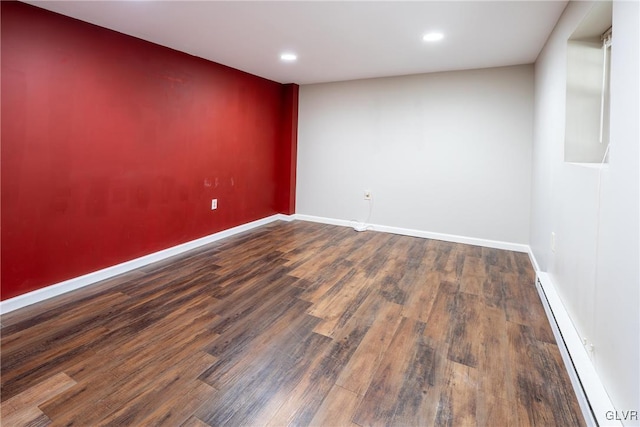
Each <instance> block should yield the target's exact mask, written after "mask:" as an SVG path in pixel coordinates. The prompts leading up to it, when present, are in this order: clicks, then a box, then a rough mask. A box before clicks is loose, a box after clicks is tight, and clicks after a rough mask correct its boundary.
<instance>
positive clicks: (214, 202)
mask: <svg viewBox="0 0 640 427" xmlns="http://www.w3.org/2000/svg"><path fill="white" fill-rule="evenodd" d="M216 209H218V199H211V210H212V211H214V210H216Z"/></svg>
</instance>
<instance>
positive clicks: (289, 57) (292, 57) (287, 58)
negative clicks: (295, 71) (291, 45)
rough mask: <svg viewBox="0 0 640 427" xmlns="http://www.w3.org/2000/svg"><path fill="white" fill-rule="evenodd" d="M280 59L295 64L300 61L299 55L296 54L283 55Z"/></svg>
mask: <svg viewBox="0 0 640 427" xmlns="http://www.w3.org/2000/svg"><path fill="white" fill-rule="evenodd" d="M280 59H281V60H283V61H285V62H293V61H295V60H296V59H298V55H296V54H295V53H283V54H282V55H280Z"/></svg>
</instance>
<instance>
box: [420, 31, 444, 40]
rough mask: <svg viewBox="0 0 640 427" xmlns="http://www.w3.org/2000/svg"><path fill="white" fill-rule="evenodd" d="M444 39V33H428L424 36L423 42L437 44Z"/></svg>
mask: <svg viewBox="0 0 640 427" xmlns="http://www.w3.org/2000/svg"><path fill="white" fill-rule="evenodd" d="M443 38H444V34H442V33H427V34H425V35H424V36H422V40H424V41H426V42H437V41H439V40H442V39H443Z"/></svg>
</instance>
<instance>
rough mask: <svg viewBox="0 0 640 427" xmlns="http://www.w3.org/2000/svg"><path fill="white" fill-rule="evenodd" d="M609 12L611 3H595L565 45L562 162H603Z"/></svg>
mask: <svg viewBox="0 0 640 427" xmlns="http://www.w3.org/2000/svg"><path fill="white" fill-rule="evenodd" d="M611 12H612V4H611V2H608V1H607V2H596V3H595V4H594V6H593V8H592V9H591V11H590V12H589V13H588V14H587V16H585V18H584V19H583V21H582V22H581V23H580V25H579V26H578V27H577V28H576V30H575V31H574V33H573V34H572V35H571V37H569V40H568V41H567V102H566V118H565V120H566V123H565V143H564V160H565V162H574V163H602V162H605V161H606V159H605V157H607V156H606V154H607V151H608V150H607V148H608V146H609V104H610V95H609V94H610V91H609V87H610V74H611V73H610V70H611V55H612V34H613V32H612V27H611V22H612V19H611V17H612V13H611Z"/></svg>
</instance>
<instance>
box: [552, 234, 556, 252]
mask: <svg viewBox="0 0 640 427" xmlns="http://www.w3.org/2000/svg"><path fill="white" fill-rule="evenodd" d="M551 252H553V253H555V252H556V233H554V232H553V231H552V232H551Z"/></svg>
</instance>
